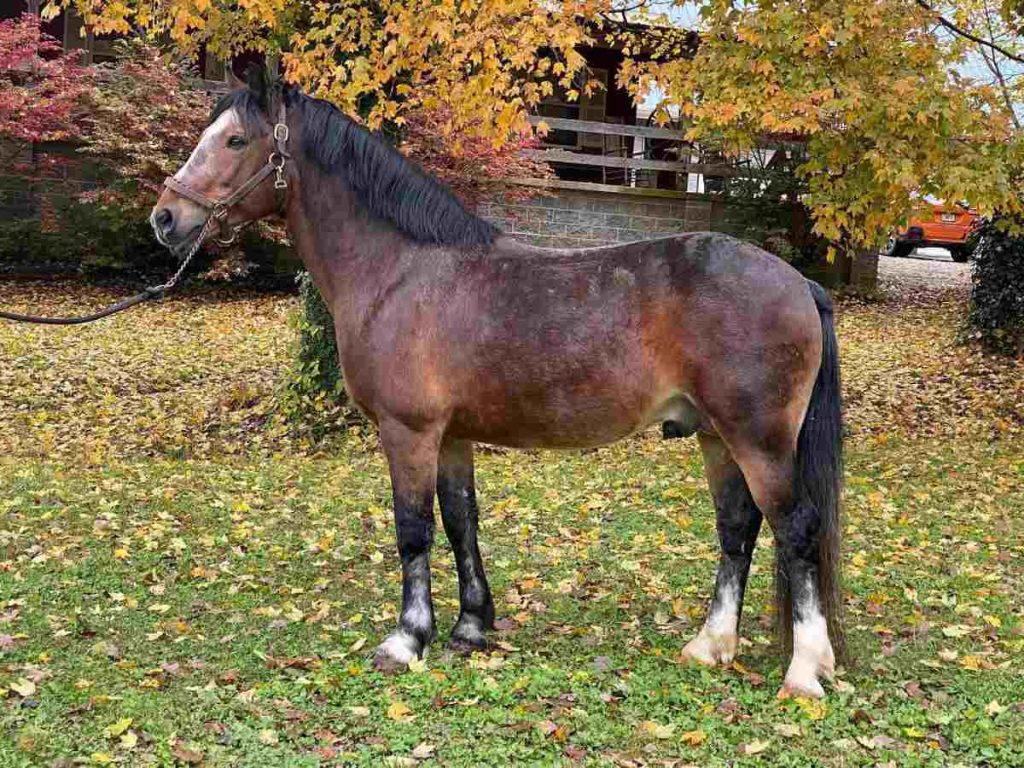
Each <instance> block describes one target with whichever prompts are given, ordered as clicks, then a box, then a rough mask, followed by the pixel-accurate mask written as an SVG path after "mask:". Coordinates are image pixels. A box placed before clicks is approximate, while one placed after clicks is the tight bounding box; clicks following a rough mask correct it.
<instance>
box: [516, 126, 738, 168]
mask: <svg viewBox="0 0 1024 768" xmlns="http://www.w3.org/2000/svg"><path fill="white" fill-rule="evenodd" d="M529 120H530V122H531V123H532V124H533V125H539V124H541V123H543V124H545V125H547V126H548V128H551V129H555V130H559V131H574V132H576V133H578V134H597V135H601V136H622V137H631V138H634V139H641V140H647V139H659V140H668V141H677V142H679V145H680V153H681V154H684V155H687V154H691V150H690V149H689V148H687V147H685V146H684V141H683V134H682V132H681V131H679V130H675V129H672V128H662V127H658V126H648V125H622V124H619V123H601V122H597V121H594V120H573V119H570V118H564V117H544V116H541V115H536V116H531V117H530V118H529ZM523 154H524V155H525V156H526V157H530V158H532V159H534V160H543V161H545V162H549V163H559V164H563V165H577V166H597V167H601V168H619V169H629V170H633V171H674V172H676V173H686V174H691V173H692V174H700V175H702V176H705V177H712V178H715V177H717V178H726V177H732V176H736V175H737V170H736V168H735V167H733V166H731V165H726V164H723V163H704V162H689V161H682V160H655V159H651V158H648V157H645V156H643V155H646V154H647V153H646V152H642V151H641V152H634V153H632V155H631V156H625V155H623V154H617V153H616V154H611V153H603V154H599V153H592V152H582V151H577V150H574V149H572V148H569V147H566V146H554V147H549V148H545V149H526V150H523ZM638 155H639V156H638Z"/></svg>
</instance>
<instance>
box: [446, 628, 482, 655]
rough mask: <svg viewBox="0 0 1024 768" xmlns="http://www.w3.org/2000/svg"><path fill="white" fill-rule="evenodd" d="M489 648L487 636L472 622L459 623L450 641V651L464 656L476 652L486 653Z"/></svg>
mask: <svg viewBox="0 0 1024 768" xmlns="http://www.w3.org/2000/svg"><path fill="white" fill-rule="evenodd" d="M487 646H488V643H487V636H486V635H485V634H484V633H483V631H481V630H480V628H479V627H478V626H477V625H476V624H475V623H473V622H470V621H459V623H458V624H456V625H455V628H454V629H453V630H452V636H451V639H450V640H449V641H448V649H449V650H450V651H452V652H453V653H458V654H461V655H463V656H468V655H469V654H471V653H473V652H474V651H485V650H487Z"/></svg>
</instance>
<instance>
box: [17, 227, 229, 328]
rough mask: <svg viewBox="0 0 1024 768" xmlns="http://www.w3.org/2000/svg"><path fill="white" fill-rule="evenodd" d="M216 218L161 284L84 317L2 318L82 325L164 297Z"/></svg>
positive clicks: (208, 232)
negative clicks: (175, 269)
mask: <svg viewBox="0 0 1024 768" xmlns="http://www.w3.org/2000/svg"><path fill="white" fill-rule="evenodd" d="M215 221H216V220H215V218H214V217H213V216H210V217H209V218H208V219H207V220H206V223H204V224H203V228H202V230H201V231H200V232H199V236H198V237H197V238H196V241H195V242H194V243H192V247H191V248H189V249H188V254H186V256H185V258H184V259H182V260H181V265H180V266H179V267H178V269H177V271H176V272H175V273H174V274H173V275H171V277H170V279H168V280H167V282H164V283H161V284H160V285H151V286H149V287H148V288H145V289H144V290H143V291H142V292H140V293H137V294H135V295H134V296H129V297H128V298H127V299H122V300H121V301H119V302H117V303H116V304H111V305H110V306H109V307H107V308H105V309H101V310H100V311H99V312H94V313H93V314H91V315H83V316H82V317H40V316H39V315H20V314H18V313H17V312H4V311H3V310H0V318H3V319H5V320H13V321H15V322H18V323H37V324H39V325H81V324H82V323H91V322H94V321H95V320H101V319H103V318H104V317H109V316H110V315H113V314H116V313H118V312H123V311H124V310H126V309H128V308H129V307H134V306H135V305H136V304H141V303H142V302H144V301H151V300H153V299H159V298H162V297H163V295H164V293H166V292H167V291H169V290H171V289H172V288H173V287H174V286H175V285H177V284H178V281H179V280H180V279H181V276H182V275H183V274H185V270H186V269H188V265H189V263H190V262H191V261H192V258H193V257H194V256H195V255H196V254H197V253H199V249H200V248H201V247H202V246H203V242H204V241H205V240H206V238H207V237H208V236H209V234H210V232H211V231H213V224H214V222H215Z"/></svg>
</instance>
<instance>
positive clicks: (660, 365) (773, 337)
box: [151, 73, 842, 696]
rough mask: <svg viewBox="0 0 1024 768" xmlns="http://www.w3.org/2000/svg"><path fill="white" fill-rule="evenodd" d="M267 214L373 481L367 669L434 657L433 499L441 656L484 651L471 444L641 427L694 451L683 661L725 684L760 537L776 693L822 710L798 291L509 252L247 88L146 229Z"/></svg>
mask: <svg viewBox="0 0 1024 768" xmlns="http://www.w3.org/2000/svg"><path fill="white" fill-rule="evenodd" d="M268 158H269V159H268ZM271 176H275V181H274V182H273V184H271V183H270V177H271ZM273 214H280V215H281V216H283V217H284V219H285V220H286V223H287V225H288V231H289V233H290V236H291V238H292V241H293V243H294V245H295V248H296V250H297V251H298V254H299V256H300V257H301V258H302V260H303V262H304V263H305V266H306V267H307V268H308V270H309V272H310V274H311V275H312V276H313V279H314V281H315V283H316V286H317V288H318V289H319V290H320V293H321V294H322V295H323V298H324V300H325V301H326V303H327V306H328V307H329V308H330V311H331V314H332V316H333V318H334V325H335V328H336V341H337V347H338V354H339V360H340V361H341V367H342V373H343V375H344V380H345V384H346V386H347V388H348V393H349V395H350V397H351V399H352V400H353V401H354V402H355V403H356V404H357V405H358V407H359V408H360V409H361V410H362V411H363V412H364V413H365V414H366V415H367V417H368V418H369V419H370V420H372V421H373V422H374V423H375V424H376V425H377V428H378V429H379V433H380V442H381V445H382V447H383V450H384V452H385V454H386V456H387V460H388V465H389V469H390V475H391V485H392V492H393V500H394V518H395V531H396V535H397V540H398V552H399V555H400V557H401V563H402V610H401V615H400V617H399V620H398V626H397V627H396V628H395V630H394V631H393V632H391V633H390V634H389V635H388V636H387V638H386V639H384V641H383V642H382V643H381V644H380V645H379V647H378V648H377V650H376V654H375V659H374V660H375V664H376V666H377V667H378V668H382V669H389V668H390V669H395V668H401V667H402V666H404V665H407V664H408V663H409V662H410V661H412V660H414V659H416V658H418V657H422V656H423V655H424V654H425V652H426V650H427V646H428V644H429V643H430V642H431V641H432V640H433V639H434V637H435V634H436V630H435V622H434V608H433V603H432V599H431V589H430V561H429V557H430V549H431V544H432V542H433V539H434V511H433V500H434V496H435V495H436V496H437V498H438V500H439V502H440V507H441V520H442V523H443V525H444V531H445V533H446V534H447V537H448V540H449V541H450V543H451V546H452V549H453V550H454V554H455V562H456V565H457V571H458V580H459V600H460V611H459V616H458V620H457V622H456V624H455V627H454V629H453V631H452V635H451V638H452V643H453V645H455V646H456V647H459V648H461V649H474V648H483V647H485V646H486V642H487V641H486V632H487V630H489V629H491V628H492V627H493V623H494V602H493V600H492V598H491V592H490V588H489V587H488V583H487V578H486V576H485V574H484V566H483V562H482V561H481V557H480V550H479V548H478V545H477V520H478V510H477V501H476V492H475V488H474V476H473V444H474V443H476V442H480V443H488V444H493V445H500V446H509V447H513V448H585V447H591V446H598V445H602V444H606V443H609V442H612V441H615V440H620V439H622V438H624V437H627V436H629V435H632V434H634V433H636V432H638V431H639V430H642V429H644V428H646V427H648V426H650V425H653V424H657V423H659V422H660V423H662V424H663V425H664V426H665V429H666V431H671V432H674V433H676V434H680V435H693V434H696V435H697V437H698V439H699V441H700V447H701V450H702V452H703V456H704V460H705V464H706V470H707V477H708V483H709V486H710V490H711V495H712V497H713V499H714V505H715V510H716V514H717V529H718V536H719V540H720V545H721V559H720V562H719V565H718V573H717V578H716V580H715V585H714V593H713V598H712V600H711V604H710V608H709V610H708V613H707V618H706V620H705V623H704V625H703V627H702V628H701V630H700V631H699V633H698V634H697V635H696V637H694V639H692V640H691V641H690V642H689V643H688V644H687V645H686V646H685V648H684V649H683V652H682V653H683V656H684V657H686V658H688V659H691V660H693V661H696V662H699V663H702V664H708V665H729V664H730V663H731V662H732V660H733V658H734V656H735V654H736V651H737V647H738V639H739V635H738V628H739V619H740V611H741V606H742V603H743V595H744V590H745V587H746V582H747V574H748V571H749V569H750V561H751V555H752V553H753V550H754V545H755V542H756V540H757V537H758V532H759V530H760V528H761V521H762V517H765V518H767V519H768V522H769V524H770V526H771V529H772V531H773V533H774V536H775V543H776V569H775V570H776V613H777V617H778V619H779V622H780V625H781V632H782V634H783V638H784V646H787V647H788V645H789V644H790V643H791V647H792V661H791V663H790V665H789V668H788V670H787V672H786V675H785V678H784V682H783V685H782V688H781V690H780V692H779V693H780V695H781V696H786V695H804V696H823V695H824V689H823V688H822V685H821V681H820V678H821V677H831V676H832V674H833V672H834V667H835V652H834V646H833V641H834V642H835V649H836V650H839V649H840V648H841V640H842V635H841V627H840V621H839V619H840V606H841V597H840V592H839V580H838V574H839V568H838V551H839V550H838V548H839V538H840V521H839V501H840V492H841V477H842V456H841V454H842V436H841V434H842V432H841V429H842V428H841V415H840V390H839V359H838V350H837V345H836V338H835V333H834V330H833V318H832V307H831V304H830V302H829V299H828V297H827V295H826V293H825V291H824V290H823V289H822V288H821V287H820V286H818V285H817V284H815V283H813V282H809V281H808V280H806V279H805V278H804V277H802V276H801V275H800V274H799V273H798V272H797V271H796V270H795V269H793V268H792V267H790V266H789V265H788V264H786V263H785V262H783V261H781V260H780V259H778V258H776V257H775V256H773V255H771V254H769V253H767V252H765V251H763V250H761V249H759V248H756V247H754V246H753V245H749V244H747V243H744V242H741V241H739V240H736V239H734V238H732V237H728V236H726V235H723V234H718V233H711V232H693V233H685V234H680V235H675V236H671V237H662V238H658V239H653V240H646V241H642V242H635V243H629V244H624V245H613V246H608V247H600V248H583V249H542V248H537V247H532V246H529V245H526V244H523V243H521V242H517V241H515V240H513V239H511V238H509V237H506V236H505V235H503V234H502V233H501V232H500V231H499V230H498V229H496V228H495V227H494V226H492V225H491V224H490V223H488V222H486V221H484V220H483V219H481V218H479V217H477V216H476V215H474V214H473V213H472V212H470V211H468V210H467V209H466V208H465V207H464V206H463V205H462V204H461V203H460V202H459V201H458V200H457V199H456V198H455V197H454V196H453V195H452V194H451V193H450V192H449V191H448V190H447V189H446V188H445V187H444V186H442V185H441V184H440V183H439V182H438V181H436V180H435V179H433V178H431V177H430V176H429V175H427V174H426V173H425V172H424V171H422V170H421V169H419V168H418V167H417V166H416V165H415V164H413V163H412V162H410V161H409V160H407V159H406V158H405V157H403V156H402V155H401V154H400V153H399V152H397V151H396V150H395V149H393V148H392V147H391V146H390V145H389V144H388V143H387V142H386V141H384V140H383V139H381V138H380V137H378V136H376V135H374V134H371V133H370V132H368V131H367V130H365V129H364V128H363V127H361V126H360V125H358V124H357V123H356V122H354V121H352V120H350V119H349V118H347V117H346V116H344V115H343V114H342V113H341V112H340V111H339V110H338V109H336V108H335V107H334V106H333V105H331V104H330V103H328V102H326V101H322V100H319V99H315V98H312V97H309V96H307V95H305V94H303V93H302V92H301V91H300V90H299V89H298V88H296V87H294V86H292V85H287V84H284V83H282V82H279V81H278V82H273V83H270V82H268V81H267V78H266V75H265V74H260V73H255V74H254V75H250V78H249V84H248V85H245V86H243V85H241V84H240V83H239V84H238V85H237V86H236V88H235V90H233V91H231V92H230V93H228V94H227V95H225V96H224V97H223V98H222V99H221V100H220V102H219V103H218V104H217V106H216V108H215V109H214V110H213V113H212V116H211V119H210V123H209V125H208V127H207V128H206V130H205V131H204V133H203V135H202V137H201V139H200V141H199V143H198V145H197V146H196V148H195V150H194V151H193V153H192V155H191V157H190V158H189V159H188V161H187V163H186V164H185V165H184V166H183V167H182V168H181V169H180V170H179V171H178V172H177V174H175V176H174V177H172V178H171V179H169V180H168V181H167V188H166V189H165V190H164V191H163V193H162V194H161V196H160V198H159V200H158V202H157V204H156V206H155V208H154V209H153V213H152V216H151V223H152V226H153V229H154V231H155V233H156V236H157V238H158V239H159V240H160V242H161V243H163V244H164V245H166V246H168V247H171V248H173V249H176V250H181V249H187V248H189V247H190V246H191V245H194V244H195V243H196V240H197V238H200V237H202V236H203V235H205V234H206V233H207V232H208V229H209V226H210V224H211V222H213V221H216V222H218V223H220V224H221V225H222V226H223V227H226V228H228V229H230V228H234V227H238V226H241V225H242V224H244V223H246V222H249V221H252V220H255V219H259V218H262V217H266V216H270V215H273ZM830 635H831V640H830Z"/></svg>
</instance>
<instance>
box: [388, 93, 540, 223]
mask: <svg viewBox="0 0 1024 768" xmlns="http://www.w3.org/2000/svg"><path fill="white" fill-rule="evenodd" d="M450 119H451V116H450V115H449V114H448V112H447V111H446V110H444V109H441V110H431V111H428V110H425V109H424V110H420V111H417V112H414V113H412V114H411V115H410V116H409V118H408V120H407V122H406V126H405V132H404V141H403V143H402V151H403V152H405V153H406V154H407V155H409V157H411V158H412V159H413V160H415V161H416V162H418V163H419V164H420V165H421V166H423V168H424V170H426V171H427V172H428V173H431V174H433V175H434V176H436V177H437V178H439V179H440V180H441V181H443V182H444V183H445V184H447V185H448V186H449V187H450V188H451V189H452V191H453V192H455V194H456V195H458V196H459V197H460V198H462V200H463V201H464V202H466V203H467V204H469V205H475V204H477V203H479V202H481V201H482V200H485V199H493V198H504V199H506V200H508V199H524V198H528V197H531V196H532V195H534V194H536V189H535V188H533V187H524V186H516V185H511V184H509V183H508V180H509V179H514V178H547V177H549V176H551V169H550V167H549V166H548V164H547V163H544V162H539V161H536V160H530V159H528V158H525V157H523V156H522V155H521V154H520V150H522V149H527V148H533V147H536V146H538V144H539V142H538V140H537V139H536V138H535V137H534V136H532V135H531V134H529V133H523V134H520V135H518V136H515V137H513V138H512V140H511V141H509V142H507V143H505V144H503V145H501V146H499V147H496V146H495V145H494V142H493V141H492V140H491V139H488V138H485V137H481V136H468V137H463V138H456V137H453V136H452V135H451V131H450V130H449V129H448V126H449V123H450Z"/></svg>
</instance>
